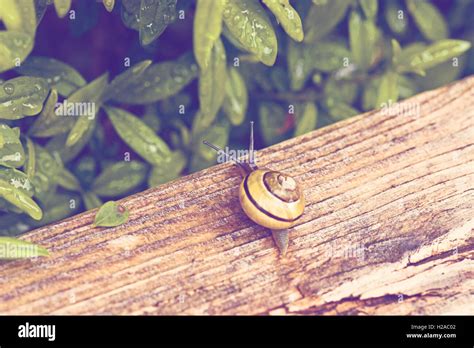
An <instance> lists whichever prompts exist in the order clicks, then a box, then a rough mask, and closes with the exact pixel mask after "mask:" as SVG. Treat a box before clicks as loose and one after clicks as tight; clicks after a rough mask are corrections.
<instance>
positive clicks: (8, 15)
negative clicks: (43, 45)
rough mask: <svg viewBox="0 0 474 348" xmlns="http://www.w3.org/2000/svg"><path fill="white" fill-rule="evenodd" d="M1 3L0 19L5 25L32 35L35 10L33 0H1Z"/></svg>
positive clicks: (34, 23) (9, 28)
mask: <svg viewBox="0 0 474 348" xmlns="http://www.w3.org/2000/svg"><path fill="white" fill-rule="evenodd" d="M1 3H2V6H1V7H0V19H1V20H2V21H3V24H5V27H6V28H7V29H8V30H13V31H21V32H24V33H27V34H30V35H32V36H34V34H35V31H36V11H35V5H34V2H33V0H2V1H1Z"/></svg>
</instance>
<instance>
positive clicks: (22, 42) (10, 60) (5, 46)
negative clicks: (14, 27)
mask: <svg viewBox="0 0 474 348" xmlns="http://www.w3.org/2000/svg"><path fill="white" fill-rule="evenodd" d="M32 49H33V38H32V37H31V36H30V35H29V34H27V33H22V32H16V31H0V72H3V71H6V70H9V69H11V68H13V67H15V66H17V65H18V64H17V63H20V64H21V63H23V60H24V59H25V58H26V57H27V56H28V55H29V54H30V52H31V50H32Z"/></svg>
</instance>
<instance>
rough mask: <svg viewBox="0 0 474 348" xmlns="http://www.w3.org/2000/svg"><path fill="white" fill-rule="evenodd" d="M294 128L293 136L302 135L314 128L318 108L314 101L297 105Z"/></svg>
mask: <svg viewBox="0 0 474 348" xmlns="http://www.w3.org/2000/svg"><path fill="white" fill-rule="evenodd" d="M296 116H297V117H296V128H295V133H294V136H295V137H297V136H299V135H303V134H305V133H308V132H311V131H312V130H313V129H315V128H316V123H317V122H318V108H317V107H316V105H315V104H314V103H311V102H309V103H306V104H303V105H298V106H297V108H296Z"/></svg>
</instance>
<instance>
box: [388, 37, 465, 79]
mask: <svg viewBox="0 0 474 348" xmlns="http://www.w3.org/2000/svg"><path fill="white" fill-rule="evenodd" d="M470 47H471V43H470V42H468V41H463V40H450V39H446V40H440V41H437V42H435V43H433V44H431V45H429V46H425V45H416V46H415V45H412V46H411V47H407V48H405V49H402V52H401V54H400V57H399V58H398V61H397V71H398V72H417V73H420V72H421V73H422V74H423V72H424V70H427V69H431V68H433V67H435V66H436V65H438V64H441V63H443V62H446V61H447V60H449V59H451V58H454V57H459V56H460V55H461V54H463V53H464V52H466V51H467V50H468V49H469V48H470Z"/></svg>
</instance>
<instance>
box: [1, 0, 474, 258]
mask: <svg viewBox="0 0 474 348" xmlns="http://www.w3.org/2000/svg"><path fill="white" fill-rule="evenodd" d="M0 5H1V7H0V20H1V23H2V27H1V28H0V29H1V30H0V73H2V75H1V76H0V83H1V86H0V211H1V213H0V235H4V236H13V235H18V234H20V233H22V232H25V231H27V230H29V229H31V228H34V227H37V226H42V225H45V224H48V223H50V222H53V221H57V220H59V219H63V218H65V217H67V216H70V215H72V214H75V213H77V212H80V211H81V210H85V209H93V208H97V207H100V206H101V205H102V204H103V200H106V199H119V198H121V197H123V196H125V195H129V194H131V193H134V192H139V191H141V190H143V189H145V188H147V187H154V186H158V185H161V184H164V183H166V182H168V181H170V180H173V179H175V178H178V177H179V176H181V175H184V174H187V173H190V172H193V171H196V170H199V169H202V168H205V167H208V166H210V165H211V164H212V163H213V162H214V161H215V154H214V153H213V151H212V150H210V149H208V148H207V147H206V146H204V145H202V140H203V139H207V140H208V141H211V142H213V143H215V144H216V145H219V146H222V147H224V146H226V145H232V146H233V147H237V148H245V147H246V142H247V141H246V139H247V138H248V134H247V132H248V127H247V126H246V125H245V124H247V122H248V121H251V120H252V121H256V124H257V127H258V132H257V134H256V137H257V139H256V140H257V145H258V146H259V147H264V146H268V145H270V144H273V143H276V142H279V141H282V140H284V139H287V138H290V137H292V136H298V135H302V134H305V133H307V132H310V131H312V130H314V129H316V128H318V127H322V126H325V125H327V124H330V123H332V122H335V121H338V120H343V119H347V118H349V117H352V116H354V115H357V114H360V113H362V112H363V111H368V110H371V109H374V108H379V107H381V106H383V105H386V104H387V103H390V102H391V103H395V102H397V101H398V100H400V99H404V98H407V97H410V96H412V95H414V94H416V93H419V92H421V91H423V90H427V89H432V88H436V87H438V86H440V85H443V84H446V83H449V82H451V81H454V80H456V79H459V78H460V77H462V76H465V75H468V74H471V73H472V72H473V69H474V63H473V54H472V51H470V50H469V49H470V47H471V42H472V40H473V37H474V25H473V23H474V22H473V21H472V20H470V18H469V16H468V14H472V13H474V1H472V0H457V1H452V2H443V1H425V0H406V1H402V0H390V1H377V0H293V1H290V0H115V1H114V0H103V3H102V4H101V3H100V2H97V1H86V0H75V1H71V0H54V1H51V0H2V1H1V4H0ZM53 25H54V26H55V27H54V28H57V27H58V26H61V25H62V27H61V28H64V30H59V31H58V30H55V33H54V35H55V36H53V33H52V32H51V31H52V30H53V29H51V28H50V26H53ZM64 25H66V26H64ZM48 31H49V32H48ZM40 32H47V35H51V39H50V38H49V36H48V39H47V40H45V39H44V37H45V36H44V34H42V35H40ZM85 36H87V37H89V39H88V41H87V46H82V47H81V48H80V49H79V48H76V46H75V45H76V43H77V42H80V41H79V40H81V37H85ZM130 38H131V39H130ZM58 41H61V42H66V43H67V44H68V45H69V46H68V47H69V51H68V52H70V53H68V54H64V52H62V54H59V52H56V51H55V48H54V47H56V46H54V45H57V44H58ZM34 44H36V47H34ZM99 44H100V45H102V46H99ZM78 45H79V44H78ZM103 46H104V47H103ZM45 47H53V48H52V49H49V50H48V49H44V48H45ZM123 47H129V48H128V49H127V50H124V49H123ZM102 49H104V50H106V49H107V50H108V51H106V52H109V53H107V54H109V56H107V57H108V58H109V59H111V60H113V59H115V62H119V64H117V63H110V64H109V65H110V69H101V71H97V69H96V68H95V63H96V60H100V59H103V56H104V55H106V53H102V51H101V50H102ZM80 50H83V51H86V52H89V54H90V55H91V56H93V58H91V59H90V60H89V61H88V64H89V67H90V69H88V66H87V65H84V64H82V65H80V64H77V62H79V60H77V59H75V57H74V55H76V54H78V55H80V54H81V51H80ZM32 52H33V53H32ZM40 52H41V53H40ZM44 52H47V54H46V56H45V53H44ZM48 52H49V53H48ZM95 52H99V53H98V54H95ZM104 52H105V51H104ZM110 52H119V53H117V54H116V55H115V56H114V55H113V54H110ZM48 55H49V56H48ZM60 57H62V58H60ZM64 57H66V58H64ZM68 57H69V58H68ZM82 57H84V56H82ZM83 60H85V59H83ZM74 62H76V64H74ZM76 65H77V66H76ZM117 65H119V66H120V67H119V68H118V69H117ZM89 106H91V107H92V108H91V109H90V110H88V109H87V108H88V107H89ZM78 107H79V108H82V109H80V110H79V109H78ZM58 110H61V112H60V113H58ZM86 111H90V112H88V113H87V115H85V114H84V113H85V112H86ZM127 217H128V211H126V210H123V207H120V206H118V205H117V204H115V203H113V202H109V203H107V204H106V205H104V206H103V207H102V208H101V209H100V211H99V213H98V215H97V217H96V221H95V224H96V225H97V226H117V225H119V224H121V223H124V222H125V221H126V220H127ZM4 242H5V243H6V242H9V243H12V240H10V239H9V240H4ZM18 243H20V242H18ZM41 252H42V253H43V254H44V253H45V252H44V250H41Z"/></svg>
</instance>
